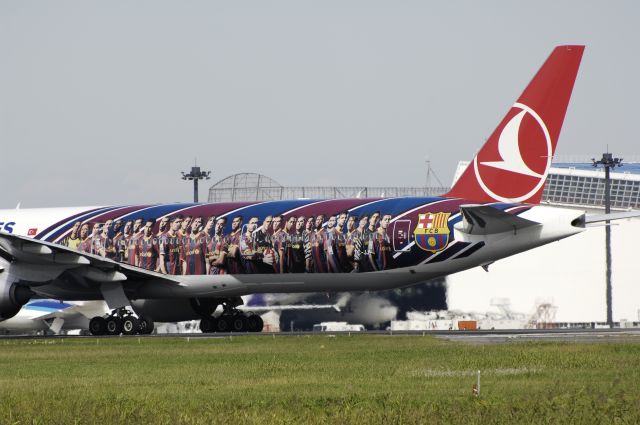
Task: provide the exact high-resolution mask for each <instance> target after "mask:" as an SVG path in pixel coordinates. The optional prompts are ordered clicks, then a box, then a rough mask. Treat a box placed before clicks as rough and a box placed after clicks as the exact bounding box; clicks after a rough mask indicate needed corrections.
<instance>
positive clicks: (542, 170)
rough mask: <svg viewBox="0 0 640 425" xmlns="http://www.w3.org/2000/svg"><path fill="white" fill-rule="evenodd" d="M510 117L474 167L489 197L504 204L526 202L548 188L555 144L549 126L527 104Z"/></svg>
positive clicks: (474, 163)
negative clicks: (541, 189) (547, 182)
mask: <svg viewBox="0 0 640 425" xmlns="http://www.w3.org/2000/svg"><path fill="white" fill-rule="evenodd" d="M507 117H509V121H507V123H506V124H505V125H504V126H503V127H502V129H501V130H500V129H497V130H496V132H495V133H494V134H493V135H492V136H491V139H490V140H489V142H488V143H487V144H486V146H485V148H484V149H482V150H481V151H480V152H479V153H478V155H476V157H475V159H474V160H473V167H474V171H475V174H476V178H477V180H478V183H479V184H480V187H482V189H483V190H484V191H485V193H486V194H487V195H489V196H491V197H492V198H494V199H496V200H498V201H502V202H522V201H525V200H527V199H529V198H530V197H532V196H533V195H535V194H536V193H537V192H538V191H539V190H540V188H541V187H542V186H543V185H544V182H545V178H546V176H547V173H548V172H549V168H550V167H551V159H552V156H553V145H552V144H551V136H549V130H548V129H547V126H546V124H545V123H544V121H542V118H540V116H539V115H538V114H537V113H536V112H535V111H534V110H533V109H531V108H530V107H528V106H527V105H523V104H522V103H515V104H514V105H513V108H512V109H511V111H509V114H508V115H507ZM498 131H500V134H499V136H498V137H497V140H496V137H495V136H496V133H497V132H498Z"/></svg>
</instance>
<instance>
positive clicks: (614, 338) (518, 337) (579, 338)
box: [0, 328, 640, 344]
mask: <svg viewBox="0 0 640 425" xmlns="http://www.w3.org/2000/svg"><path fill="white" fill-rule="evenodd" d="M310 335H315V336H321V335H323V336H327V337H331V336H357V335H376V336H380V337H397V336H412V337H423V336H434V337H436V338H439V339H446V340H449V341H454V342H460V343H468V344H497V343H518V342H531V341H546V342H558V341H563V342H581V343H609V342H616V343H618V342H636V343H640V328H626V329H518V330H476V331H395V332H391V331H364V332H275V333H272V332H268V333H267V332H261V333H210V334H203V333H175V334H152V335H129V336H92V335H89V336H78V335H0V339H4V340H9V339H36V340H37V339H59V338H71V339H95V338H104V339H109V338H243V337H247V336H252V337H256V336H257V337H271V338H275V337H298V336H310Z"/></svg>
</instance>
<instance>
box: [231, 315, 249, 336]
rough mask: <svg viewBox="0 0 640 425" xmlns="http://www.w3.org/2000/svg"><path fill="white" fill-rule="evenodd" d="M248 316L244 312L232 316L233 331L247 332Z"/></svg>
mask: <svg viewBox="0 0 640 425" xmlns="http://www.w3.org/2000/svg"><path fill="white" fill-rule="evenodd" d="M247 328H248V327H247V318H246V317H245V316H244V315H242V314H236V315H235V316H231V332H246V331H247Z"/></svg>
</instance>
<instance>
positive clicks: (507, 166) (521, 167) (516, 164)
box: [480, 110, 544, 178]
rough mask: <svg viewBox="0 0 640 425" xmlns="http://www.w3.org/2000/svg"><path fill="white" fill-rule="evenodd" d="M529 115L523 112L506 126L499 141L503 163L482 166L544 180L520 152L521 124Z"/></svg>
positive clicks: (497, 162)
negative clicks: (530, 166)
mask: <svg viewBox="0 0 640 425" xmlns="http://www.w3.org/2000/svg"><path fill="white" fill-rule="evenodd" d="M526 114H527V111H526V110H523V111H521V112H520V113H518V114H517V115H515V116H514V117H513V118H511V120H510V121H509V122H508V123H507V125H505V126H504V128H503V129H502V133H500V138H499V139H498V152H499V153H500V157H501V158H502V161H487V162H481V163H480V164H482V165H486V166H487V167H493V168H499V169H500V170H505V171H511V172H512V173H518V174H524V175H525V176H531V177H537V178H542V177H544V176H543V175H542V174H538V173H536V172H535V171H533V170H532V169H531V168H529V166H528V165H527V164H526V163H525V162H524V159H523V158H522V153H521V152H520V144H519V142H520V139H519V137H518V134H519V132H520V124H522V119H523V118H524V116H525V115H526Z"/></svg>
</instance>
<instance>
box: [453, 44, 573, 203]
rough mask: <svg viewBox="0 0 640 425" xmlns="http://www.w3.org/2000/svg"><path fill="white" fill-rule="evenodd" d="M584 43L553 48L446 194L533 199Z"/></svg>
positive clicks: (537, 199)
mask: <svg viewBox="0 0 640 425" xmlns="http://www.w3.org/2000/svg"><path fill="white" fill-rule="evenodd" d="M583 51H584V46H559V47H556V48H555V49H554V50H553V52H552V53H551V55H550V56H549V58H548V59H547V61H546V62H545V63H544V65H542V68H540V70H539V71H538V73H537V74H536V76H535V77H533V80H531V82H530V83H529V85H528V86H527V88H526V89H525V90H524V92H523V93H522V95H520V97H519V98H518V101H517V102H516V103H515V104H514V105H513V106H512V107H511V110H510V111H509V112H508V113H507V115H506V116H505V117H504V119H503V120H502V122H501V123H500V124H499V125H498V127H497V128H496V129H495V130H494V132H493V134H491V137H489V139H488V140H487V142H486V143H485V144H484V146H483V147H482V149H480V152H478V154H477V155H476V157H475V158H474V159H473V161H472V162H471V163H470V164H469V166H468V167H467V169H466V170H465V171H464V173H463V174H462V176H461V177H460V179H459V180H458V181H457V182H456V184H455V185H454V186H453V188H452V189H451V191H450V192H449V193H447V194H446V196H449V197H454V198H465V199H469V200H472V201H477V202H493V201H502V202H516V203H519V202H523V203H530V204H537V203H539V202H540V198H541V197H542V191H543V189H544V182H545V180H546V178H547V173H548V172H549V167H550V166H551V159H552V157H553V153H554V152H555V150H556V144H557V142H558V137H559V136H560V129H561V128H562V122H563V121H564V116H565V113H566V111H567V105H568V104H569V98H570V97H571V91H572V90H573V84H574V82H575V79H576V75H577V73H578V67H579V66H580V60H581V59H582V53H583Z"/></svg>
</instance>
